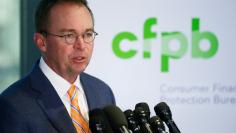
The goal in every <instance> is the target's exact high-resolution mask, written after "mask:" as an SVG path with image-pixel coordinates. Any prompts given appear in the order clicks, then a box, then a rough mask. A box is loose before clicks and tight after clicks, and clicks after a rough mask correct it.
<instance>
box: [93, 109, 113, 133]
mask: <svg viewBox="0 0 236 133" xmlns="http://www.w3.org/2000/svg"><path fill="white" fill-rule="evenodd" d="M89 127H90V129H91V131H92V132H93V133H97V132H98V130H101V132H102V133H113V131H112V128H111V125H110V124H109V121H108V119H107V116H106V114H105V113H104V111H103V110H102V109H99V108H97V109H94V110H91V111H90V112H89ZM98 128H99V129H98Z"/></svg>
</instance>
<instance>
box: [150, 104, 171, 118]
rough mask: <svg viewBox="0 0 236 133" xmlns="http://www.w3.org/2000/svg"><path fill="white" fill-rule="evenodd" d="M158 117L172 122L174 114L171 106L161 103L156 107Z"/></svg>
mask: <svg viewBox="0 0 236 133" xmlns="http://www.w3.org/2000/svg"><path fill="white" fill-rule="evenodd" d="M154 110H155V112H156V115H158V116H159V117H160V118H161V119H162V120H163V121H167V120H172V114H171V111H170V108H169V106H168V105H167V104H166V103H165V102H161V103H159V104H157V105H156V106H155V107H154Z"/></svg>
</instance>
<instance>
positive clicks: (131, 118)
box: [124, 109, 142, 133]
mask: <svg viewBox="0 0 236 133" xmlns="http://www.w3.org/2000/svg"><path fill="white" fill-rule="evenodd" d="M124 114H125V116H126V119H127V122H128V128H129V129H130V130H131V131H132V132H133V133H142V132H141V129H140V126H139V125H138V123H137V121H136V119H135V115H134V112H133V111H132V110H130V109H128V110H126V111H125V112H124Z"/></svg>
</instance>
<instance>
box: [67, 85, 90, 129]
mask: <svg viewBox="0 0 236 133" xmlns="http://www.w3.org/2000/svg"><path fill="white" fill-rule="evenodd" d="M67 93H68V95H69V97H70V102H71V103H70V107H71V119H72V121H73V124H74V126H75V128H76V130H77V133H90V130H89V125H88V122H87V121H86V120H85V119H84V117H83V116H82V114H81V111H80V108H79V105H78V90H77V89H76V86H75V85H72V86H71V87H70V89H69V90H68V92H67Z"/></svg>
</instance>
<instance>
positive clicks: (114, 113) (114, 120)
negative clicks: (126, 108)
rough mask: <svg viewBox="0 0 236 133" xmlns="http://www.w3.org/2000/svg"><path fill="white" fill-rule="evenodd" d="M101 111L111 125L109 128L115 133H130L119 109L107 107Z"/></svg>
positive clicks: (112, 106) (113, 106)
mask: <svg viewBox="0 0 236 133" xmlns="http://www.w3.org/2000/svg"><path fill="white" fill-rule="evenodd" d="M103 111H104V112H105V114H106V115H107V118H108V120H109V122H110V124H111V127H112V129H113V131H114V132H115V133H130V131H129V129H128V128H127V127H128V123H127V121H126V118H125V115H124V113H123V112H122V111H121V109H120V108H119V107H117V106H115V105H109V106H106V107H104V109H103Z"/></svg>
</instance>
